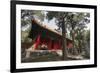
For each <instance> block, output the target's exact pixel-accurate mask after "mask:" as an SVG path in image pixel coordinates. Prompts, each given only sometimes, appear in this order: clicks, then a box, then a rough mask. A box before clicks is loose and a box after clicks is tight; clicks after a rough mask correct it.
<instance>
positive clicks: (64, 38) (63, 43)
mask: <svg viewBox="0 0 100 73" xmlns="http://www.w3.org/2000/svg"><path fill="white" fill-rule="evenodd" d="M66 44H67V41H66V27H65V23H64V18H63V21H62V46H63V49H62V53H63V56H62V59H63V60H66V59H67V54H68V53H67V47H66Z"/></svg>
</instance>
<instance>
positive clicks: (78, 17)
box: [47, 11, 90, 55]
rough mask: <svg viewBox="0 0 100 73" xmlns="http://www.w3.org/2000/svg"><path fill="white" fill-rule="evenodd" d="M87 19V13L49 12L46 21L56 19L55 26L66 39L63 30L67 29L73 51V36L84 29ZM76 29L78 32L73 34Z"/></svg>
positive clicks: (65, 31) (88, 15)
mask: <svg viewBox="0 0 100 73" xmlns="http://www.w3.org/2000/svg"><path fill="white" fill-rule="evenodd" d="M89 17H90V14H89V13H82V12H53V11H49V12H48V13H47V18H48V20H51V19H53V18H56V25H57V26H58V27H59V28H58V30H60V29H61V28H62V34H63V36H65V37H66V35H65V34H66V33H67V30H65V28H66V29H68V31H70V33H71V37H72V41H73V49H75V34H78V33H79V32H80V31H82V30H83V29H84V28H85V27H86V25H87V24H88V23H89V22H90V20H89ZM63 25H64V26H63ZM64 27H65V28H64ZM76 29H78V32H75V31H76ZM80 36H81V35H80ZM63 40H64V39H63ZM63 42H64V41H63ZM64 43H66V42H64ZM64 43H63V44H64ZM65 47H66V46H65ZM63 51H65V50H64V49H63ZM74 51H75V50H74ZM63 55H64V54H63Z"/></svg>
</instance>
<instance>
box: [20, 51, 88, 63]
mask: <svg viewBox="0 0 100 73" xmlns="http://www.w3.org/2000/svg"><path fill="white" fill-rule="evenodd" d="M84 59H88V58H85V57H83V56H81V55H77V56H75V55H68V57H67V58H66V61H69V60H84ZM48 61H63V60H62V56H60V55H58V54H57V53H56V52H31V54H30V57H28V58H26V57H25V53H24V54H22V56H21V62H22V63H27V62H48Z"/></svg>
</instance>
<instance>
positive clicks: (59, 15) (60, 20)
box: [47, 11, 68, 60]
mask: <svg viewBox="0 0 100 73" xmlns="http://www.w3.org/2000/svg"><path fill="white" fill-rule="evenodd" d="M67 14H68V13H67V12H53V11H49V12H48V13H47V19H48V20H51V19H53V18H55V19H56V21H55V22H56V25H57V26H58V29H57V30H62V43H63V44H62V46H63V50H62V53H63V60H65V59H66V58H67V55H68V51H66V50H67V49H66V44H67V41H66V32H67V30H66V27H67V26H66V25H67V23H66V16H67Z"/></svg>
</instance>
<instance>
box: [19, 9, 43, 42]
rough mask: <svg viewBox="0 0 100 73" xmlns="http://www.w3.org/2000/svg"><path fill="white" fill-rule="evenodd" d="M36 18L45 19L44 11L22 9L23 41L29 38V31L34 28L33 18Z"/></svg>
mask: <svg viewBox="0 0 100 73" xmlns="http://www.w3.org/2000/svg"><path fill="white" fill-rule="evenodd" d="M34 18H36V19H38V20H41V21H43V20H44V13H43V11H39V10H21V29H22V31H21V39H22V42H25V41H26V40H28V39H29V38H28V36H29V33H30V31H31V29H32V20H33V19H34Z"/></svg>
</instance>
